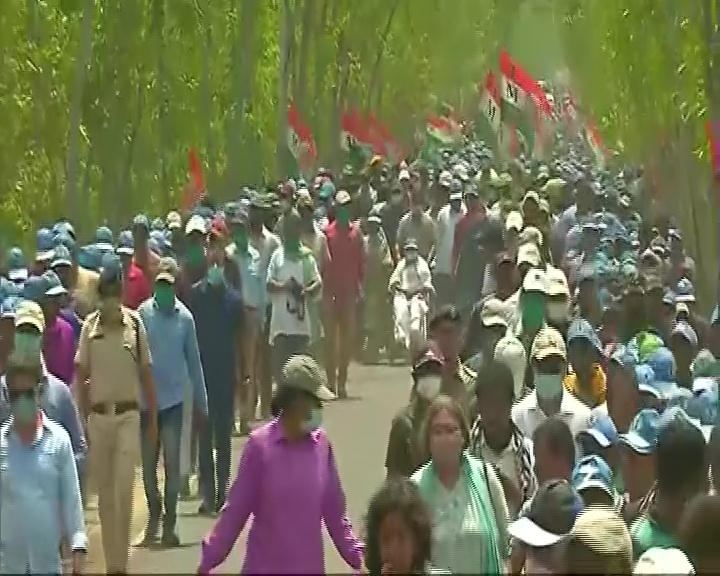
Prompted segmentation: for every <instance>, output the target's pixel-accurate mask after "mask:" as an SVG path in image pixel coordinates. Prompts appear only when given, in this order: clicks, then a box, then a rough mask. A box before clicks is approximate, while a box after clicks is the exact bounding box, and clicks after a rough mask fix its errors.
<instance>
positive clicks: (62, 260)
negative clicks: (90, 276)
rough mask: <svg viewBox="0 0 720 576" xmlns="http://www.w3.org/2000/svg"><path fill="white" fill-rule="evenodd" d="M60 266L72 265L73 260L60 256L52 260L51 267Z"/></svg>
mask: <svg viewBox="0 0 720 576" xmlns="http://www.w3.org/2000/svg"><path fill="white" fill-rule="evenodd" d="M111 250H112V248H111ZM60 266H72V262H71V261H70V260H69V259H68V258H58V259H57V260H53V261H52V262H50V268H58V267H60Z"/></svg>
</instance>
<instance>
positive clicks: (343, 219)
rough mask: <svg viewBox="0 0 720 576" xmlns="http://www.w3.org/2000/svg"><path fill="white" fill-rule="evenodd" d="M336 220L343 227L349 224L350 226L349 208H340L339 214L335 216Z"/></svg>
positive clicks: (338, 209) (338, 208)
mask: <svg viewBox="0 0 720 576" xmlns="http://www.w3.org/2000/svg"><path fill="white" fill-rule="evenodd" d="M335 219H336V220H337V221H338V222H339V223H340V224H342V225H343V226H347V225H348V224H350V210H349V209H348V207H347V206H338V207H337V213H336V214H335Z"/></svg>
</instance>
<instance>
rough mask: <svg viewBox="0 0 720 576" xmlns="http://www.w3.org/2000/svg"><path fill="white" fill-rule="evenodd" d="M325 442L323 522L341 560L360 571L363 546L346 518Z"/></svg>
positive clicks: (343, 500) (343, 494)
mask: <svg viewBox="0 0 720 576" xmlns="http://www.w3.org/2000/svg"><path fill="white" fill-rule="evenodd" d="M325 442H327V449H328V455H327V470H326V473H325V479H326V483H325V490H324V493H323V503H322V506H323V520H324V521H325V526H326V528H327V531H328V534H330V538H331V539H332V541H333V544H335V548H336V549H337V551H338V552H339V554H340V556H342V558H343V560H345V562H346V563H347V564H348V565H349V566H350V567H351V568H353V569H355V570H360V568H361V567H362V560H363V544H362V542H360V540H359V539H358V538H357V536H355V533H354V532H353V529H352V524H351V523H350V519H349V518H348V516H347V507H346V502H345V493H344V492H343V489H342V485H341V484H340V475H339V474H338V471H337V465H336V463H335V456H334V455H333V450H332V445H331V444H330V441H329V440H328V439H327V438H325Z"/></svg>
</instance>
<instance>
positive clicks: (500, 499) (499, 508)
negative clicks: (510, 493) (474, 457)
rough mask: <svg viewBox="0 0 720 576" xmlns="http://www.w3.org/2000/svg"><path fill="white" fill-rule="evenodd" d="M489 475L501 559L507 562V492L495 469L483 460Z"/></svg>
mask: <svg viewBox="0 0 720 576" xmlns="http://www.w3.org/2000/svg"><path fill="white" fill-rule="evenodd" d="M481 462H483V463H484V464H483V465H484V466H485V473H486V474H487V479H488V486H489V487H490V495H491V496H492V505H493V512H494V513H495V525H496V526H497V534H498V546H499V552H500V559H501V560H506V559H507V557H508V551H509V542H510V535H509V534H508V516H509V513H508V507H507V502H506V501H505V492H504V490H503V487H502V484H501V483H500V479H499V478H498V476H497V473H496V472H495V468H494V467H493V466H492V465H491V464H489V463H487V462H485V461H484V460H482V461H481Z"/></svg>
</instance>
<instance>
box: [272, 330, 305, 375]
mask: <svg viewBox="0 0 720 576" xmlns="http://www.w3.org/2000/svg"><path fill="white" fill-rule="evenodd" d="M309 346H310V337H309V336H303V335H301V334H278V335H276V336H275V339H274V340H273V344H272V360H273V376H274V377H275V382H280V380H281V378H282V370H283V367H284V366H285V362H287V361H288V359H289V358H290V356H296V355H297V354H307V353H308V348H309Z"/></svg>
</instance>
